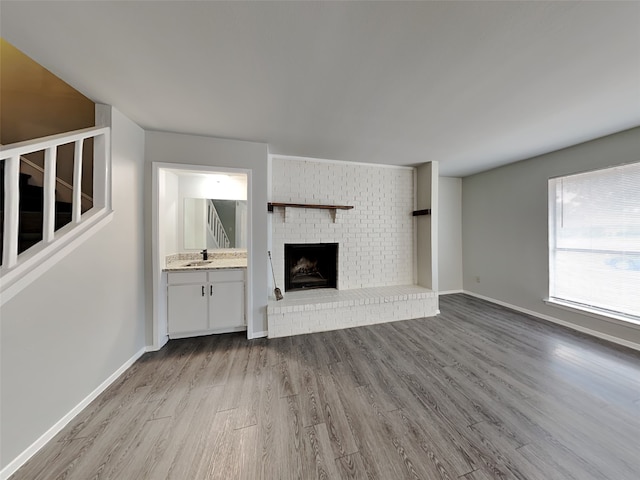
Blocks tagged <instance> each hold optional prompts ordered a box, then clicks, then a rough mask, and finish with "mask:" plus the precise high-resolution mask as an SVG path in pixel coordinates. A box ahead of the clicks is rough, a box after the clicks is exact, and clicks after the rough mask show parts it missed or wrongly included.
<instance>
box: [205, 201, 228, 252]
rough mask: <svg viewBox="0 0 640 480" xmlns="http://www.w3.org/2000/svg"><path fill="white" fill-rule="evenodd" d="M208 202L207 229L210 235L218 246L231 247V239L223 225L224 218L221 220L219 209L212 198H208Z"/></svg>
mask: <svg viewBox="0 0 640 480" xmlns="http://www.w3.org/2000/svg"><path fill="white" fill-rule="evenodd" d="M208 203H209V205H208V208H207V213H208V215H207V229H208V230H209V235H210V236H211V237H212V238H213V240H214V241H215V242H216V247H217V248H229V245H230V244H231V241H230V240H229V236H228V235H227V232H226V231H225V229H224V225H222V220H220V216H219V215H218V211H217V210H216V207H215V205H214V204H213V201H212V200H211V199H209V200H208Z"/></svg>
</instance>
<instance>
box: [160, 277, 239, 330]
mask: <svg viewBox="0 0 640 480" xmlns="http://www.w3.org/2000/svg"><path fill="white" fill-rule="evenodd" d="M167 309H168V311H167V314H168V327H169V336H170V337H171V338H181V337H190V336H197V335H208V334H211V333H226V332H235V331H239V330H245V329H246V322H245V269H241V268H237V269H220V270H211V271H202V270H201V271H197V272H169V273H167Z"/></svg>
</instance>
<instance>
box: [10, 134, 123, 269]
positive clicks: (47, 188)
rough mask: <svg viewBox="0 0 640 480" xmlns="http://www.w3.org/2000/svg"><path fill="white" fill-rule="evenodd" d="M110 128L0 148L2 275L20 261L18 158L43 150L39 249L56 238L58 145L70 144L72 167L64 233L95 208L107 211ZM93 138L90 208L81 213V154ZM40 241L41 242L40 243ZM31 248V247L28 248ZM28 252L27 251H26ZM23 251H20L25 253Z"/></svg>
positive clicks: (54, 136) (108, 199)
mask: <svg viewBox="0 0 640 480" xmlns="http://www.w3.org/2000/svg"><path fill="white" fill-rule="evenodd" d="M109 135H110V129H109V127H91V128H85V129H81V130H76V131H74V132H69V133H63V134H59V135H51V136H49V137H44V138H40V139H36V140H28V141H25V142H19V143H15V144H13V145H5V146H2V147H0V161H1V162H4V223H3V226H4V231H3V252H2V267H1V268H0V273H2V274H3V276H4V274H5V273H7V272H8V271H10V270H14V269H16V268H17V267H18V266H19V265H20V263H21V257H22V256H23V255H22V254H20V255H18V233H19V232H18V228H19V216H20V212H19V205H20V158H21V156H23V155H28V154H30V153H34V152H40V151H44V152H45V159H44V174H43V185H42V186H43V190H44V201H43V212H42V213H43V222H42V223H43V226H42V238H43V240H42V242H40V243H39V244H37V245H39V246H40V248H39V251H40V252H42V251H43V250H44V249H45V248H46V246H47V245H50V244H52V243H54V242H55V241H57V240H58V239H57V232H56V231H55V223H56V211H55V210H56V198H55V195H56V182H57V181H59V180H58V179H56V163H57V162H56V160H57V158H56V157H57V150H58V146H60V145H64V144H68V143H73V144H74V157H73V158H74V160H73V161H74V166H73V195H72V221H71V226H69V227H65V234H66V233H69V232H70V231H71V230H72V229H73V228H74V227H78V226H80V225H81V224H82V223H83V222H84V219H85V217H91V216H93V214H95V213H96V211H98V210H105V209H107V210H110V209H111V201H110V188H109V182H110V152H109V146H110V137H109ZM87 138H93V139H94V160H93V161H94V166H93V172H94V174H93V175H94V178H93V194H94V198H93V205H94V206H93V208H92V209H90V210H89V211H87V212H85V214H82V206H81V199H82V196H83V194H82V191H81V183H82V181H81V180H82V153H83V145H84V141H85V140H86V139H87ZM41 244H42V245H41ZM32 248H34V249H35V246H34V247H32ZM27 252H28V251H27ZM27 252H23V253H27Z"/></svg>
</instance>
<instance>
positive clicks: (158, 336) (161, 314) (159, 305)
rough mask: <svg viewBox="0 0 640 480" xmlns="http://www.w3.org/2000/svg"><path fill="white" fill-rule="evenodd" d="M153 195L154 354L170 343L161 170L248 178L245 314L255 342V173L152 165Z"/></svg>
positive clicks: (226, 168) (243, 169) (195, 166)
mask: <svg viewBox="0 0 640 480" xmlns="http://www.w3.org/2000/svg"><path fill="white" fill-rule="evenodd" d="M152 169H153V170H152V186H151V189H152V192H151V204H152V205H151V209H152V210H151V232H152V238H151V257H152V273H153V301H152V311H153V330H152V336H153V346H152V347H151V349H152V350H159V349H161V348H162V346H163V345H164V344H166V343H167V341H168V340H169V336H168V332H167V328H166V327H167V317H166V315H167V296H166V285H165V284H164V280H163V276H162V265H163V262H162V260H161V259H160V252H159V247H158V239H159V234H160V223H161V222H160V209H159V208H158V203H159V200H160V199H159V192H160V188H159V186H160V185H159V181H160V175H159V172H160V170H182V171H185V172H193V173H196V172H198V173H212V174H213V173H236V174H237V173H240V174H245V175H247V275H246V279H245V281H246V295H245V312H246V319H247V338H249V339H251V338H253V334H254V332H253V328H254V327H253V281H252V280H253V271H252V268H251V260H252V254H253V252H252V251H251V248H252V245H251V244H252V242H251V238H252V235H251V228H252V202H251V192H252V188H251V182H252V178H251V170H250V169H246V168H229V167H217V166H210V165H189V164H184V163H162V162H152Z"/></svg>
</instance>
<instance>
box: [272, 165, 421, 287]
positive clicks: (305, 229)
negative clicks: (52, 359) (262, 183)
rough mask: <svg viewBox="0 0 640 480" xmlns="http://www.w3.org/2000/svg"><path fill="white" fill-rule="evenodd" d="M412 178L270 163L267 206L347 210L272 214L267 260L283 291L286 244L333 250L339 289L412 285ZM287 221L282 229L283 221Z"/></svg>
mask: <svg viewBox="0 0 640 480" xmlns="http://www.w3.org/2000/svg"><path fill="white" fill-rule="evenodd" d="M413 194H414V192H413V170H412V169H408V168H402V167H398V168H395V167H380V166H375V165H358V164H350V163H344V164H341V163H339V162H338V163H335V162H323V161H315V160H294V159H287V158H279V157H274V158H273V163H272V197H271V198H272V201H274V202H291V203H312V204H331V205H353V206H354V208H353V209H352V210H339V211H337V212H336V221H335V222H334V219H333V214H332V212H331V211H330V210H313V209H296V208H287V209H286V218H285V209H283V208H277V207H276V208H275V209H274V213H273V214H272V256H273V264H274V269H275V274H276V280H277V284H278V285H279V286H280V287H281V288H283V287H284V244H285V243H333V242H337V243H339V249H338V252H339V259H338V289H341V290H343V289H344V290H347V289H355V288H366V287H378V286H380V287H382V286H390V285H410V284H412V283H413V265H414V263H415V262H414V258H413V223H414V222H413V217H412V211H413ZM285 220H286V221H285Z"/></svg>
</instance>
